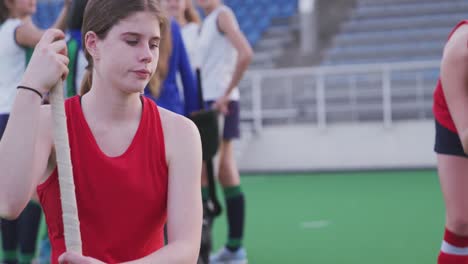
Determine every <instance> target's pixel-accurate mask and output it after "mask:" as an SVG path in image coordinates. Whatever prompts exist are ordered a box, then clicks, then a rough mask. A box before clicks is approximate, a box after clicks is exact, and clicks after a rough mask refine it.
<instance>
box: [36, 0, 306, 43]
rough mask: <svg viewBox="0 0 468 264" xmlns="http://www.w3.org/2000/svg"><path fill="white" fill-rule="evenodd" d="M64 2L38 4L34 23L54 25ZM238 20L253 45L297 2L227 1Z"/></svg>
mask: <svg viewBox="0 0 468 264" xmlns="http://www.w3.org/2000/svg"><path fill="white" fill-rule="evenodd" d="M62 4H63V3H62V1H58V0H50V1H40V2H38V8H37V12H36V14H35V15H34V17H33V20H34V22H35V23H36V24H37V25H39V27H41V28H47V27H49V26H51V25H52V24H53V22H54V21H55V18H56V17H57V16H58V14H59V12H60V9H61V8H62ZM225 4H226V5H228V6H230V7H231V8H232V9H233V11H234V13H235V15H236V17H237V19H238V20H239V25H240V28H241V30H242V31H243V32H244V33H245V35H246V36H247V39H248V40H249V42H250V43H251V44H252V45H255V43H257V42H258V41H259V40H260V38H261V37H262V34H263V32H265V30H266V29H267V28H268V27H269V26H270V22H271V20H272V19H273V18H284V17H290V16H292V15H294V14H295V13H296V12H297V8H298V7H297V5H298V1H297V0H226V1H225Z"/></svg>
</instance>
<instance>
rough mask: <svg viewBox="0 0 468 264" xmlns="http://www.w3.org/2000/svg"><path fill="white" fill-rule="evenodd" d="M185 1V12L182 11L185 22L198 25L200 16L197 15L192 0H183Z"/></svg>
mask: <svg viewBox="0 0 468 264" xmlns="http://www.w3.org/2000/svg"><path fill="white" fill-rule="evenodd" d="M184 1H185V6H186V8H185V10H184V16H185V19H186V20H187V22H189V23H196V24H200V23H201V20H200V15H199V14H198V11H197V10H196V9H195V7H194V6H193V3H192V0H184Z"/></svg>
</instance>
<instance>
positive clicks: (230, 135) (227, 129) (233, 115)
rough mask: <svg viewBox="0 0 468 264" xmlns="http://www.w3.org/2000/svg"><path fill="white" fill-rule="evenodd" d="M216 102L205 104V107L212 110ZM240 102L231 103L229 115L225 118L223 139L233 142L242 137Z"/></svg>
mask: <svg viewBox="0 0 468 264" xmlns="http://www.w3.org/2000/svg"><path fill="white" fill-rule="evenodd" d="M213 104H214V101H207V102H205V107H206V108H208V109H211V107H212V105H213ZM239 114H240V110H239V102H238V101H229V104H228V114H227V115H225V116H224V128H223V139H224V140H231V139H236V138H239V137H240V128H239V127H240V120H239Z"/></svg>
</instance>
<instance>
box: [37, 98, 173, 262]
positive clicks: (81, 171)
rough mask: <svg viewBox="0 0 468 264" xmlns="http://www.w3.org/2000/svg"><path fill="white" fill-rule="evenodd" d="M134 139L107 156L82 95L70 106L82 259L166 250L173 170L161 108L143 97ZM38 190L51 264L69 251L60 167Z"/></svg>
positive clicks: (136, 255)
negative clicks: (117, 153) (89, 120)
mask: <svg viewBox="0 0 468 264" xmlns="http://www.w3.org/2000/svg"><path fill="white" fill-rule="evenodd" d="M142 102H143V113H142V117H141V121H140V124H139V127H138V129H137V132H136V134H135V137H134V138H133V141H132V142H131V144H130V146H129V147H128V149H127V150H126V151H125V153H123V154H122V155H121V156H118V157H108V156H106V155H105V154H104V153H103V152H102V151H101V149H100V148H99V146H98V145H97V143H96V141H95V138H94V136H93V134H92V132H91V130H90V128H89V126H88V124H87V122H86V120H85V118H84V115H83V112H82V109H81V103H80V97H78V96H76V97H73V98H71V99H68V100H67V101H66V102H65V109H66V110H65V111H66V115H67V126H68V137H69V140H70V149H71V159H72V163H73V176H74V179H75V187H76V200H77V204H78V215H79V220H80V229H81V239H82V243H83V255H85V256H90V257H93V258H97V259H99V260H101V261H104V262H105V263H120V262H125V261H130V260H135V259H139V258H142V257H145V256H147V255H149V254H151V253H153V252H154V251H157V250H158V249H160V248H161V247H163V246H164V231H163V230H164V224H165V222H166V218H167V206H166V204H167V190H168V168H167V163H166V156H165V146H164V135H163V130H162V126H161V119H160V116H159V111H158V109H157V107H156V104H155V103H154V102H153V101H151V100H149V99H148V98H146V97H142ZM37 192H38V195H39V199H40V202H41V204H42V207H43V210H44V213H45V217H46V220H47V225H48V228H49V229H48V232H49V237H50V242H51V245H52V257H51V258H52V260H51V263H53V264H55V263H58V257H59V256H60V255H61V254H62V253H64V252H65V240H64V235H63V222H62V207H61V205H60V192H59V184H58V173H57V169H55V171H54V172H53V173H52V175H50V176H49V178H48V179H47V181H46V182H44V183H43V184H41V185H40V186H38V188H37Z"/></svg>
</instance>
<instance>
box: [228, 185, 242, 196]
mask: <svg viewBox="0 0 468 264" xmlns="http://www.w3.org/2000/svg"><path fill="white" fill-rule="evenodd" d="M223 191H224V198H225V199H230V198H233V197H236V196H239V195H240V194H242V190H241V187H240V185H237V186H232V187H225V188H224V189H223Z"/></svg>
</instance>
